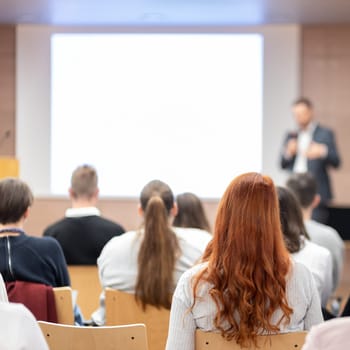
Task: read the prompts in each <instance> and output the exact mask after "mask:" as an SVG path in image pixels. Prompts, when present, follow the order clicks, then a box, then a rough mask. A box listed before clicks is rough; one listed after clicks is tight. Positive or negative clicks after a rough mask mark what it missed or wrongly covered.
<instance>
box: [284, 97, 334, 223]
mask: <svg viewBox="0 0 350 350" xmlns="http://www.w3.org/2000/svg"><path fill="white" fill-rule="evenodd" d="M293 114H294V117H295V120H296V123H297V125H298V129H297V130H296V131H293V132H288V133H287V136H286V137H285V140H284V143H283V149H282V154H281V160H280V163H281V167H282V169H288V170H289V171H291V172H298V173H302V172H310V173H312V174H313V176H314V177H315V179H316V181H317V185H318V193H319V194H320V196H321V202H320V205H319V207H318V208H316V209H315V210H314V212H313V218H314V219H315V220H318V221H320V222H326V221H327V217H328V213H327V205H328V204H329V202H330V200H331V199H332V198H333V193H332V186H331V181H330V178H329V173H328V170H329V168H330V167H333V168H338V167H339V166H340V157H339V153H338V150H337V146H336V142H335V136H334V133H333V131H332V130H331V129H329V128H326V127H323V126H321V125H320V124H318V123H316V122H315V121H314V118H313V107H312V103H311V102H310V101H309V100H308V99H306V98H300V99H298V100H297V101H296V102H295V103H294V105H293Z"/></svg>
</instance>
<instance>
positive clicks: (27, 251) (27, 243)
mask: <svg viewBox="0 0 350 350" xmlns="http://www.w3.org/2000/svg"><path fill="white" fill-rule="evenodd" d="M32 202H33V194H32V192H31V190H30V188H29V187H28V185H27V184H25V183H24V182H23V181H21V180H19V179H13V178H7V179H4V180H1V181H0V255H1V256H2V257H3V258H2V259H0V273H1V274H2V277H3V278H4V280H5V282H9V281H16V280H19V281H27V282H36V283H43V284H46V285H48V286H52V287H62V286H69V284H70V282H69V275H68V271H67V265H66V261H65V259H64V255H63V252H62V249H61V247H60V245H59V244H58V243H57V241H56V240H54V239H53V238H51V237H33V236H29V235H27V234H26V233H25V231H24V223H25V220H26V219H27V217H28V215H29V208H30V206H31V205H32Z"/></svg>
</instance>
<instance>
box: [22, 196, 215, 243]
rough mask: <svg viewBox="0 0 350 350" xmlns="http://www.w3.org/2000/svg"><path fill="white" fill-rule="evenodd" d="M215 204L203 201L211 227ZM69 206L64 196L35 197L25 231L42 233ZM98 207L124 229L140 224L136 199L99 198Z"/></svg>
mask: <svg viewBox="0 0 350 350" xmlns="http://www.w3.org/2000/svg"><path fill="white" fill-rule="evenodd" d="M217 204H218V203H217V201H205V203H204V209H205V211H206V213H207V215H208V218H209V221H210V223H211V227H213V223H214V220H215V214H216V209H217ZM69 206H70V202H69V200H68V199H66V198H36V199H35V201H34V204H33V206H32V208H31V212H30V215H29V217H28V219H27V221H26V224H25V229H26V231H27V232H28V234H30V235H33V236H40V235H42V233H43V230H44V229H45V227H47V226H48V225H49V224H51V223H53V222H54V221H56V220H58V219H60V218H62V217H63V215H64V212H65V210H66V209H67V208H69ZM98 207H99V209H100V210H101V212H102V214H103V215H104V216H105V217H107V218H109V219H111V220H114V221H117V222H118V223H120V224H121V225H123V226H124V228H125V229H126V230H132V229H135V228H137V227H138V226H139V225H140V224H141V218H140V217H139V216H138V214H137V208H138V200H136V199H101V200H100V201H99V203H98Z"/></svg>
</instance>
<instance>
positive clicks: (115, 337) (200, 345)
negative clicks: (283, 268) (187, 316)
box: [38, 321, 306, 350]
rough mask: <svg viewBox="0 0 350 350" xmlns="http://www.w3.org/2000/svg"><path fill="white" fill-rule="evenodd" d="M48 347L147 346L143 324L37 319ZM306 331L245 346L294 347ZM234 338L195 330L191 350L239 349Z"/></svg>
mask: <svg viewBox="0 0 350 350" xmlns="http://www.w3.org/2000/svg"><path fill="white" fill-rule="evenodd" d="M38 323H39V326H40V328H41V330H42V332H43V334H44V336H45V338H46V341H47V343H48V345H49V348H50V350H62V349H65V350H109V349H120V350H121V349H123V350H151V349H152V348H151V347H149V346H148V344H147V336H148V335H147V334H146V328H147V327H146V326H145V325H144V324H130V325H123V326H111V327H77V326H69V325H60V324H56V323H49V322H43V321H38ZM305 337H306V332H298V333H287V334H278V335H272V336H259V337H258V344H257V345H258V347H253V348H252V347H250V348H247V349H246V350H249V349H251V350H253V349H260V350H267V349H270V350H281V349H283V350H297V349H301V347H302V345H303V344H304V341H305ZM239 349H241V348H240V347H239V345H237V344H236V343H235V342H234V341H226V340H225V339H224V338H223V337H221V335H220V334H218V333H212V332H203V331H200V330H197V331H196V339H195V350H239Z"/></svg>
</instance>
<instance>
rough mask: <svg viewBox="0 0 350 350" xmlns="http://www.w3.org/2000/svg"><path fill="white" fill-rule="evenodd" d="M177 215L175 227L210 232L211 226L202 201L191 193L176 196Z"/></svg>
mask: <svg viewBox="0 0 350 350" xmlns="http://www.w3.org/2000/svg"><path fill="white" fill-rule="evenodd" d="M176 204H177V209H178V211H177V214H176V216H175V219H174V222H173V226H176V227H188V228H197V229H200V230H204V231H207V232H210V231H211V230H210V225H209V220H208V218H207V216H206V215H205V211H204V208H203V204H202V202H201V200H200V199H199V198H198V197H197V196H196V195H195V194H194V193H190V192H185V193H182V194H179V195H177V196H176Z"/></svg>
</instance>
